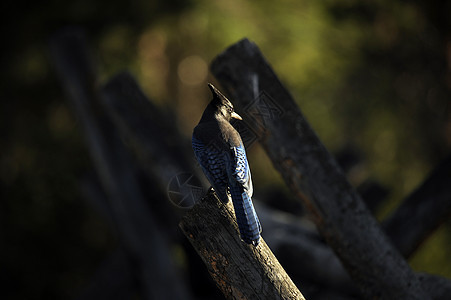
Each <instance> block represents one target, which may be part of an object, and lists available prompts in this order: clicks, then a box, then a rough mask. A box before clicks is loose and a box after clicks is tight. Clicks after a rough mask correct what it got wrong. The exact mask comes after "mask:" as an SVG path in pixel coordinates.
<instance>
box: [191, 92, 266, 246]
mask: <svg viewBox="0 0 451 300" xmlns="http://www.w3.org/2000/svg"><path fill="white" fill-rule="evenodd" d="M208 87H209V88H210V91H211V93H212V96H213V99H212V100H211V101H210V103H209V104H208V105H207V107H206V108H205V110H204V112H203V114H202V117H201V119H200V121H199V124H198V125H197V126H196V127H195V128H194V130H193V136H192V147H193V152H194V155H195V157H196V159H197V161H198V162H199V165H200V166H201V168H202V171H203V172H204V174H205V176H206V177H207V179H208V181H209V182H210V184H211V185H212V187H213V189H214V191H215V192H216V194H217V196H218V198H219V199H220V200H221V201H222V202H223V203H227V202H228V201H229V195H230V197H231V198H232V203H233V208H234V210H235V216H236V221H237V224H238V229H239V232H240V236H241V239H242V240H243V241H244V242H245V243H247V244H252V245H254V246H257V245H258V244H259V242H260V234H261V231H262V228H261V225H260V221H259V219H258V217H257V213H256V212H255V208H254V205H253V204H252V194H253V186H252V178H251V170H250V168H249V162H248V160H247V157H246V150H245V148H244V144H243V141H242V140H241V136H240V134H239V133H238V131H237V130H236V129H235V128H234V127H233V126H232V124H230V121H231V120H232V118H234V119H238V120H242V118H241V117H240V115H238V114H237V113H236V112H235V110H234V107H233V105H232V103H231V102H230V100H229V99H227V97H226V96H224V95H223V94H222V93H221V92H220V91H219V90H218V89H217V88H216V87H214V86H213V84H211V83H208Z"/></svg>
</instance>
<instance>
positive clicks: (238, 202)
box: [227, 144, 262, 245]
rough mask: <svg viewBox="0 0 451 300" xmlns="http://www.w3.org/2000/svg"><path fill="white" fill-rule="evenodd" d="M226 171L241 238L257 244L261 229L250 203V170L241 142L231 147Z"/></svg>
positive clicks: (251, 188) (251, 189)
mask: <svg viewBox="0 0 451 300" xmlns="http://www.w3.org/2000/svg"><path fill="white" fill-rule="evenodd" d="M227 171H228V174H229V189H230V195H231V196H232V202H233V207H234V209H235V214H236V220H237V223H238V228H239V230H240V235H241V238H242V239H243V241H245V242H246V243H248V244H254V245H258V243H259V240H260V233H261V231H262V229H261V225H260V221H259V220H258V217H257V213H256V212H255V209H254V205H253V204H252V199H251V197H252V193H253V187H252V179H251V171H250V168H249V163H248V161H247V158H246V151H245V149H244V146H243V144H241V145H240V146H238V147H233V148H232V149H231V158H230V163H229V164H228V165H227Z"/></svg>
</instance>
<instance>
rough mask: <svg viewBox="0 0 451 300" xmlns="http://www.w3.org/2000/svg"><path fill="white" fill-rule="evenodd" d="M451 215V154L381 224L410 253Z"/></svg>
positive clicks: (400, 246)
mask: <svg viewBox="0 0 451 300" xmlns="http://www.w3.org/2000/svg"><path fill="white" fill-rule="evenodd" d="M450 216H451V156H450V157H448V158H447V159H446V160H445V161H443V162H442V163H441V164H440V165H439V166H437V168H436V169H435V170H434V171H433V172H432V173H431V174H430V176H429V177H428V178H427V179H426V180H425V181H424V182H423V184H421V186H419V187H418V188H417V189H416V190H415V191H414V192H413V193H412V194H410V196H409V197H407V198H406V199H405V200H404V201H403V203H402V204H401V205H400V206H399V207H398V208H397V209H396V210H395V211H394V212H393V213H392V215H390V216H389V217H388V218H387V219H386V220H384V222H383V223H382V226H383V228H384V230H385V232H386V233H387V235H388V236H389V237H390V239H391V240H392V243H393V244H394V245H395V246H396V247H397V248H398V250H399V251H400V252H401V254H403V255H404V256H405V257H409V256H410V255H411V254H413V253H414V251H415V250H416V249H417V248H418V246H419V245H420V244H421V242H423V241H424V240H425V239H426V238H427V237H428V236H429V235H430V234H431V233H432V232H433V231H434V230H435V229H437V228H438V227H439V226H440V225H441V224H443V222H445V221H446V220H448V219H449V217H450Z"/></svg>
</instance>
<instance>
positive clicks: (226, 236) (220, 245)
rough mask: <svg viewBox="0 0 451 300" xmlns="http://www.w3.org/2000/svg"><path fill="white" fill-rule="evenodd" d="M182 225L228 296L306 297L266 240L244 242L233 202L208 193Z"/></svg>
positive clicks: (245, 297)
mask: <svg viewBox="0 0 451 300" xmlns="http://www.w3.org/2000/svg"><path fill="white" fill-rule="evenodd" d="M180 228H181V229H182V231H183V233H184V234H185V236H186V237H187V238H188V239H189V241H190V242H191V244H192V245H193V247H194V248H195V249H196V251H197V253H198V254H199V255H200V256H201V258H202V260H203V261H204V262H205V265H206V266H207V269H208V271H209V272H210V274H211V276H212V278H213V279H214V280H215V282H216V284H217V286H218V287H219V289H220V290H221V291H222V292H223V293H224V295H225V297H226V298H227V299H304V297H303V295H302V294H301V292H300V291H299V290H298V288H297V287H296V286H295V285H294V283H293V282H292V281H291V279H290V277H289V276H288V275H287V274H286V272H285V270H284V269H283V268H282V266H281V265H280V264H279V262H278V261H277V259H276V257H275V256H274V255H273V253H272V252H271V250H270V249H269V248H268V246H267V245H266V243H265V241H264V240H263V239H262V240H261V242H260V244H259V245H258V246H257V247H254V246H252V245H248V244H245V243H244V242H243V241H241V239H240V237H239V233H238V226H237V224H236V221H235V217H234V213H233V207H232V205H231V201H229V203H228V204H223V203H222V202H220V201H219V200H218V198H217V197H216V196H215V194H214V193H213V192H209V193H208V194H207V196H206V197H205V198H204V199H203V200H202V201H200V202H198V203H197V204H196V205H195V206H194V208H193V209H192V210H191V211H190V212H188V213H187V214H186V215H185V216H184V217H183V219H182V221H181V222H180Z"/></svg>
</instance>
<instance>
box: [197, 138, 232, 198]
mask: <svg viewBox="0 0 451 300" xmlns="http://www.w3.org/2000/svg"><path fill="white" fill-rule="evenodd" d="M192 146H193V150H194V155H195V156H196V158H197V161H198V162H199V164H200V166H201V167H202V171H203V172H204V174H205V176H206V177H207V179H208V181H209V182H210V184H211V185H212V186H213V188H214V190H215V192H216V194H217V195H218V197H219V199H221V201H222V202H224V203H227V202H228V201H229V198H228V197H227V185H228V180H227V171H226V161H225V156H224V153H223V152H222V151H220V149H218V148H217V147H215V146H214V144H213V143H210V144H208V145H205V144H204V143H203V142H201V141H200V140H198V139H196V138H195V137H194V136H193V138H192Z"/></svg>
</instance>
